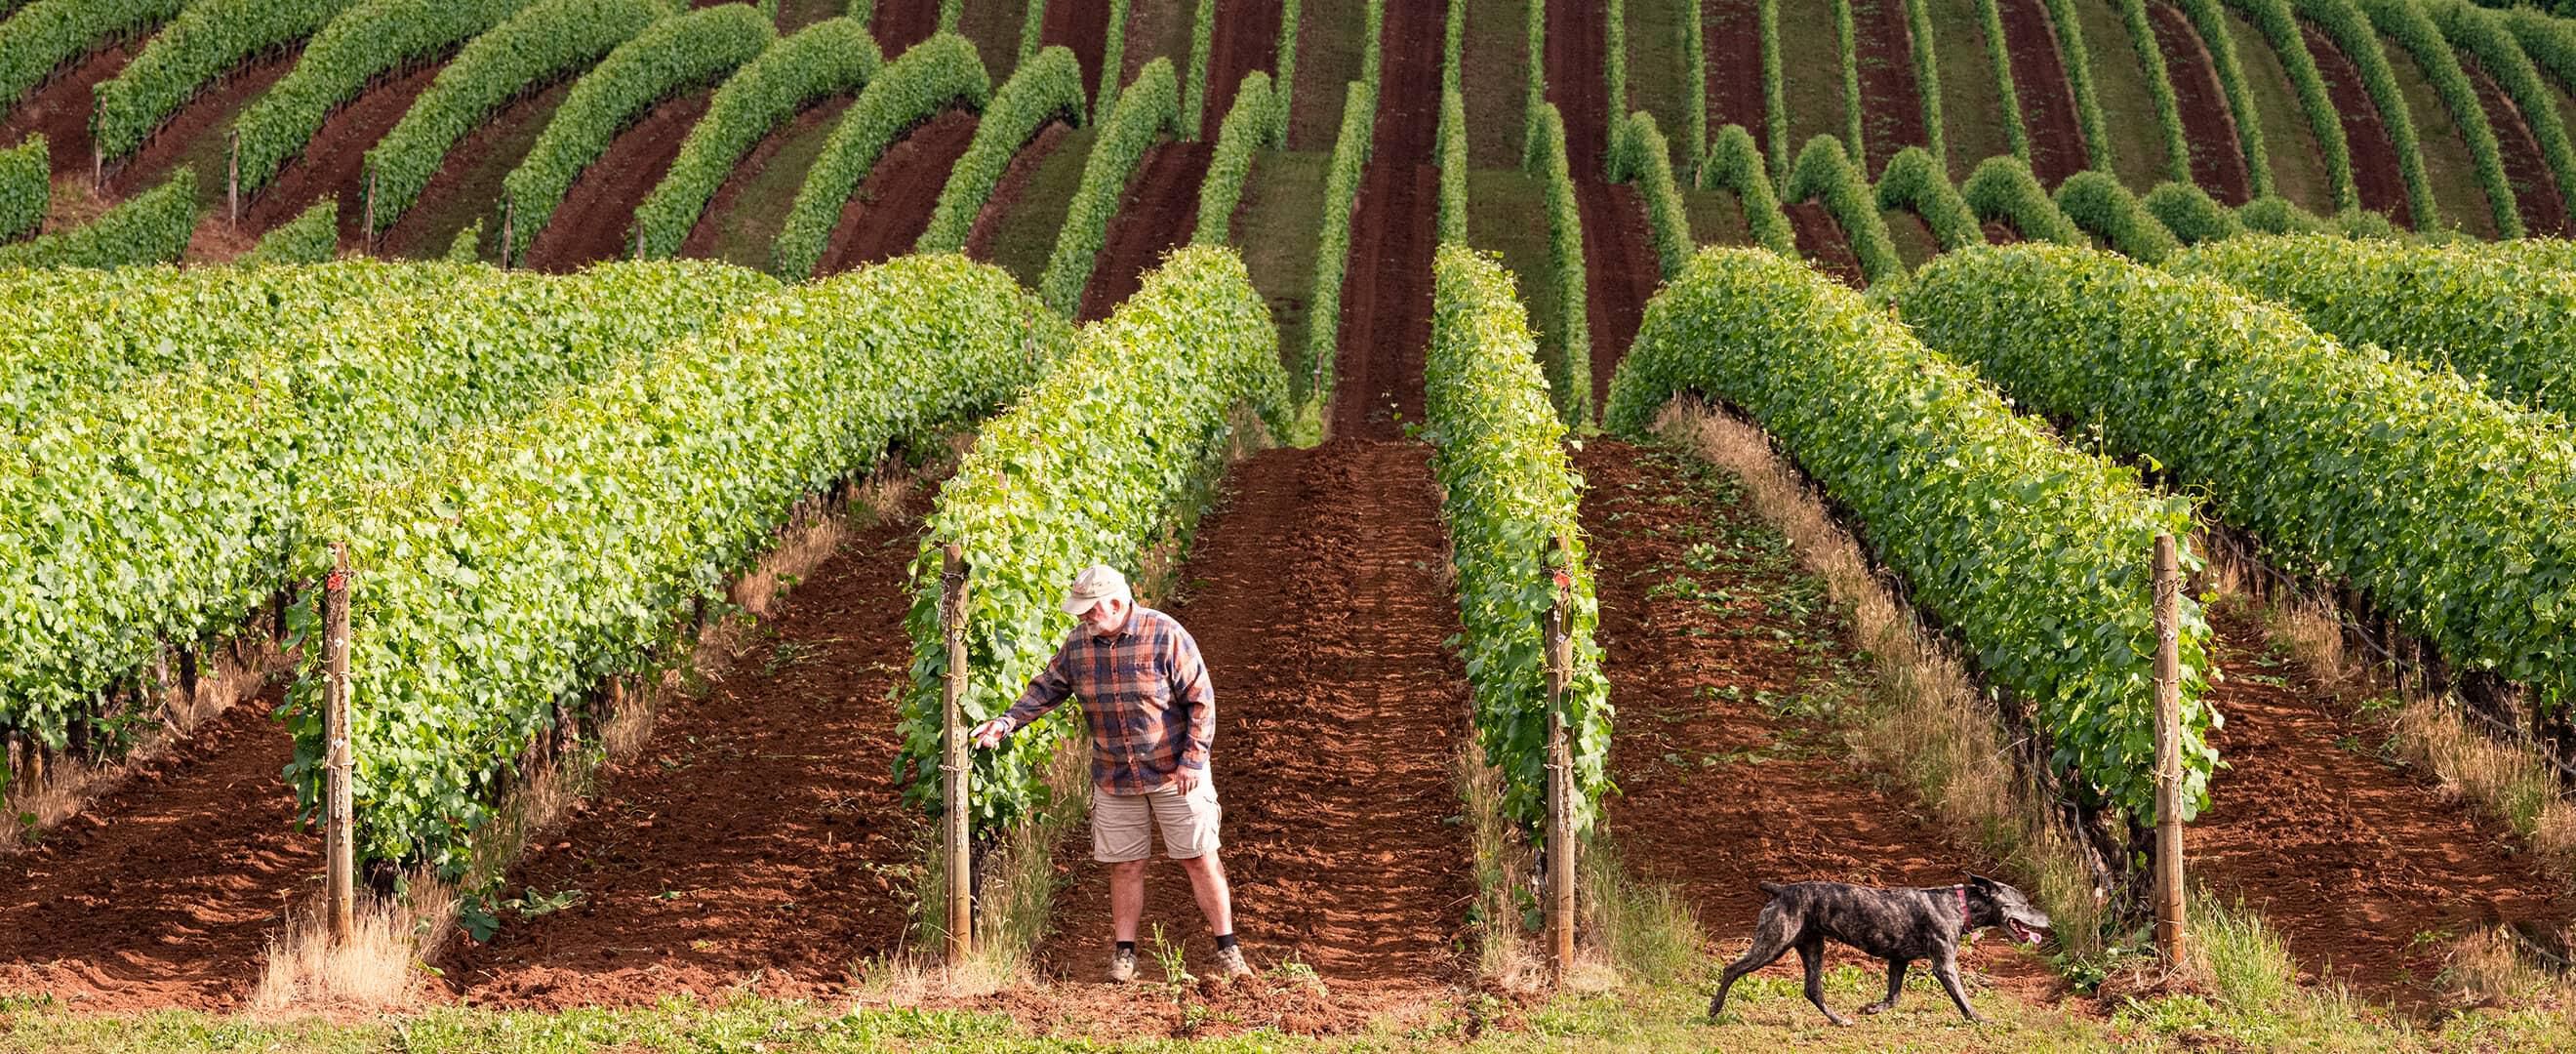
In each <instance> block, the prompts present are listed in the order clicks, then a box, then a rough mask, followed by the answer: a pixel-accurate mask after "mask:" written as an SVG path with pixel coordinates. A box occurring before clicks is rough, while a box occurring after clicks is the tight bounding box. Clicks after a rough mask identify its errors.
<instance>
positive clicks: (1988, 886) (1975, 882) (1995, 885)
mask: <svg viewBox="0 0 2576 1054" xmlns="http://www.w3.org/2000/svg"><path fill="white" fill-rule="evenodd" d="M1968 884H1969V885H1971V886H1975V887H1976V888H1978V889H1980V890H1983V891H1986V892H1993V891H1994V890H1996V889H1999V888H2001V887H2002V886H2003V883H2001V882H1997V881H1995V880H1994V879H1991V878H1987V877H1986V876H1984V875H1980V874H1977V873H1976V872H1973V871H1971V872H1969V873H1968Z"/></svg>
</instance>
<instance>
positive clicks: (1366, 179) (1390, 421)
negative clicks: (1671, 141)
mask: <svg viewBox="0 0 2576 1054" xmlns="http://www.w3.org/2000/svg"><path fill="white" fill-rule="evenodd" d="M1446 7H1447V5H1446V4H1445V3H1403V4H1391V5H1388V7H1387V9H1386V20H1385V22H1384V24H1383V29H1384V32H1383V33H1382V34H1381V35H1380V42H1381V43H1380V46H1381V47H1382V48H1383V53H1382V59H1381V66H1380V69H1379V73H1378V78H1379V91H1378V104H1377V127H1376V128H1375V129H1373V130H1372V135H1374V136H1375V139H1376V143H1375V147H1374V152H1373V153H1372V154H1371V156H1370V158H1369V163H1368V170H1367V171H1366V172H1364V173H1362V175H1361V178H1360V200H1359V208H1358V210H1357V211H1356V212H1355V213H1354V215H1353V216H1352V217H1351V256H1350V270H1349V272H1348V273H1346V274H1345V275H1344V276H1343V278H1342V320H1341V334H1340V341H1339V348H1340V350H1339V351H1337V352H1336V353H1335V355H1336V359H1335V365H1334V371H1335V373H1336V374H1337V375H1338V377H1339V383H1338V385H1337V387H1336V388H1335V391H1334V393H1333V407H1332V424H1331V431H1332V434H1334V435H1338V436H1363V435H1365V436H1372V437H1375V438H1380V439H1389V438H1394V437H1395V436H1397V435H1399V434H1401V431H1400V428H1399V427H1398V425H1397V424H1396V418H1395V417H1394V416H1393V414H1395V413H1401V414H1402V415H1403V420H1406V421H1420V420H1422V369H1423V362H1424V359H1423V355H1424V352H1425V351H1426V350H1428V349H1429V348H1430V346H1431V253H1432V250H1433V249H1435V248H1437V244H1436V243H1437V238H1438V236H1437V233H1436V232H1435V231H1434V230H1433V229H1432V221H1433V220H1434V219H1435V218H1436V216H1435V215H1434V214H1435V213H1436V212H1437V211H1438V202H1439V200H1440V169H1439V167H1438V166H1437V165H1436V164H1434V163H1433V162H1434V158H1433V157H1432V142H1433V140H1434V139H1436V138H1437V137H1438V130H1439V125H1440V42H1441V37H1442V35H1443V32H1444V30H1443V27H1444V26H1445V25H1446V22H1445V19H1446V18H1447V17H1448V16H1447V14H1446ZM1595 79H1596V80H1597V79H1598V78H1595Z"/></svg>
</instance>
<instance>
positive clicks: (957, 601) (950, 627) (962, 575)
mask: <svg viewBox="0 0 2576 1054" xmlns="http://www.w3.org/2000/svg"><path fill="white" fill-rule="evenodd" d="M939 586H940V594H941V595H940V619H941V622H942V623H943V624H944V625H945V627H946V630H947V636H948V676H947V678H946V679H945V680H944V681H943V682H942V683H941V685H940V692H939V694H940V703H941V711H942V716H941V718H940V729H941V732H940V753H941V757H942V758H943V760H942V761H941V763H940V766H939V767H940V770H941V771H942V772H944V773H946V774H947V778H948V786H947V788H946V794H947V799H948V814H947V817H946V823H944V824H943V825H942V830H943V831H944V832H945V833H944V835H943V838H944V842H943V844H942V848H943V849H944V850H945V851H946V853H947V861H948V863H947V866H948V966H949V968H950V969H955V968H957V967H961V966H964V965H965V964H966V958H967V956H969V955H971V954H973V953H974V951H975V888H974V881H973V878H974V876H973V874H972V873H971V872H970V871H969V867H970V866H971V863H970V859H969V857H968V855H967V842H966V803H967V795H968V794H969V793H971V792H972V790H973V780H972V779H971V777H972V776H973V774H974V768H973V766H972V763H971V762H969V761H968V759H967V757H966V732H967V729H966V727H965V724H964V722H965V720H966V717H965V714H964V713H963V711H962V706H963V704H964V702H965V699H966V552H965V549H964V548H963V547H962V546H960V545H958V544H957V543H956V542H950V543H948V545H947V547H946V549H944V550H943V551H942V553H941V569H940V574H939Z"/></svg>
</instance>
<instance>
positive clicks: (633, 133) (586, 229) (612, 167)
mask: <svg viewBox="0 0 2576 1054" xmlns="http://www.w3.org/2000/svg"><path fill="white" fill-rule="evenodd" d="M713 95H714V93H712V92H697V93H694V94H691V95H688V96H686V97H683V98H679V99H673V100H671V101H668V102H665V103H663V104H661V105H659V106H656V107H654V108H653V112H652V113H650V114H647V115H645V117H644V119H643V120H642V121H639V122H637V123H636V124H635V126H634V127H632V128H628V129H627V130H626V131H624V132H623V133H620V134H619V135H618V137H617V139H616V141H614V142H611V143H610V144H609V145H608V149H607V151H606V152H604V153H602V154H600V155H599V158H598V160H595V161H592V162H591V163H590V167H589V168H586V169H583V170H582V173H581V177H580V178H578V179H575V180H573V184H572V190H571V191H570V192H569V193H566V194H565V195H564V199H563V203H562V204H560V205H557V206H555V212H554V216H553V217H552V218H551V219H549V220H548V221H547V223H546V227H545V230H544V231H542V232H540V233H539V234H538V235H537V238H536V243H535V244H533V245H531V246H529V247H528V250H527V252H526V253H525V255H524V256H523V257H522V258H523V259H525V260H526V261H527V265H528V266H529V267H532V268H535V269H537V270H540V271H560V272H569V271H578V270H580V269H581V268H583V267H585V266H588V265H590V264H593V263H597V262H599V261H601V260H615V259H623V258H625V257H627V256H629V255H632V254H633V250H634V243H633V241H632V240H631V236H632V232H633V228H634V225H635V208H636V206H638V205H642V204H643V203H644V198H645V196H646V195H649V194H651V193H653V188H654V187H655V186H656V185H658V184H660V183H661V182H662V176H663V174H664V173H666V172H668V171H670V168H671V159H673V158H676V157H678V156H680V144H681V143H683V142H685V141H687V139H688V137H689V129H690V128H693V127H695V126H696V125H697V123H698V118H700V117H704V116H706V113H707V102H708V100H709V99H711V98H712V97H713Z"/></svg>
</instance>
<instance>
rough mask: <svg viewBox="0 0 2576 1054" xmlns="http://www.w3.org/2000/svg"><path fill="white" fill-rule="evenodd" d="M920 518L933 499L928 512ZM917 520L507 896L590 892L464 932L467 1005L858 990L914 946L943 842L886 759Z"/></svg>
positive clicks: (665, 734) (809, 605)
mask: <svg viewBox="0 0 2576 1054" xmlns="http://www.w3.org/2000/svg"><path fill="white" fill-rule="evenodd" d="M911 504H912V506H913V508H912V513H913V514H914V515H916V516H917V515H918V514H919V513H920V512H922V511H924V510H926V509H927V508H928V504H929V490H928V488H926V487H925V488H921V489H920V490H919V491H918V492H917V493H916V495H915V497H914V499H913V500H912V502H911ZM918 525H919V521H918V520H917V519H910V518H907V519H906V520H904V521H903V522H901V523H899V524H880V525H876V526H873V527H870V528H868V529H866V530H862V531H858V532H855V534H854V536H853V537H852V538H851V540H850V541H849V543H848V544H847V545H845V546H843V547H842V548H841V550H840V551H839V552H837V553H835V554H833V555H832V556H831V557H830V558H828V559H827V560H825V561H824V562H823V564H822V565H821V566H820V567H817V568H816V569H815V570H814V572H813V573H812V574H810V575H808V576H806V577H805V579H804V580H803V581H802V582H801V583H799V584H798V585H797V586H796V588H795V591H794V592H792V593H790V594H789V595H788V597H787V599H786V602H785V604H784V605H783V606H782V607H781V608H780V609H779V611H778V612H777V614H776V615H775V616H774V617H772V618H771V619H770V620H769V621H768V622H767V624H766V632H763V633H760V634H758V635H755V636H753V637H751V638H750V639H749V640H747V641H746V642H745V644H744V645H743V646H742V648H741V650H740V651H739V653H738V654H737V655H736V657H735V659H734V662H733V665H732V668H731V670H730V671H729V672H727V673H726V674H723V675H721V676H719V677H718V678H717V679H716V682H715V684H714V685H713V686H712V688H711V689H710V691H709V693H708V695H707V696H706V697H705V698H703V699H682V700H678V701H675V702H673V703H670V704H668V705H666V706H665V707H664V709H663V710H662V712H661V714H660V715H659V717H658V719H657V720H656V721H655V722H654V726H653V737H652V741H651V742H650V743H649V744H648V745H646V746H645V748H644V751H643V753H642V754H640V755H639V756H638V757H637V758H636V759H635V760H634V761H632V762H628V763H625V764H620V765H613V766H611V767H609V768H608V769H607V770H606V771H604V772H603V773H602V774H601V781H602V782H601V784H600V789H599V790H598V791H597V792H596V793H594V794H593V795H592V796H591V798H590V800H589V801H588V802H586V803H584V804H583V805H581V806H578V807H577V808H576V809H575V811H574V813H573V818H572V820H571V821H570V824H569V826H568V827H566V828H565V829H564V830H562V831H560V832H556V833H553V834H551V835H548V836H546V837H544V838H541V839H539V840H538V841H537V842H536V843H535V845H534V846H533V847H532V848H531V849H530V850H529V851H528V854H527V856H525V857H523V858H522V859H521V860H520V861H519V863H518V864H517V866H515V867H513V868H511V870H510V876H509V886H508V890H509V892H510V894H512V895H513V896H515V895H517V894H519V893H521V892H522V891H535V892H539V893H545V894H555V893H563V892H570V891H578V892H579V894H580V900H579V901H578V902H577V903H575V904H574V905H573V906H571V907H568V908H565V909H563V910H561V911H557V912H554V913H552V914H548V915H543V916H539V917H538V918H536V919H533V920H522V919H519V918H516V917H510V918H507V919H506V920H505V921H506V924H505V926H504V928H503V929H502V930H501V932H500V933H499V934H498V935H497V936H495V937H494V938H493V939H492V941H491V943H489V944H485V945H480V946H477V945H473V944H470V943H467V942H464V941H462V940H461V939H460V940H459V941H458V944H457V946H455V947H453V949H452V950H451V952H450V954H449V955H448V956H447V957H446V958H447V960H448V961H447V962H446V963H445V964H444V965H445V966H446V967H447V978H448V981H449V983H450V984H452V985H453V986H454V987H455V988H456V989H457V991H458V994H459V995H461V996H462V997H463V998H464V999H465V1000H467V1001H469V1002H472V1003H477V1004H483V1005H492V1006H512V1007H541V1008H560V1007H567V1006H577V1005H585V1004H607V1005H621V1006H631V1005H640V1004H649V1003H651V1002H653V1001H654V1000H656V999H659V998H661V997H662V996H664V995H667V994H670V993H674V992H683V991H685V992H692V993H696V994H698V995H700V996H709V997H712V996H715V995H718V994H719V993H721V992H723V991H725V990H726V989H728V988H730V987H733V986H735V985H737V984H743V985H751V986H753V987H755V988H756V989H757V990H758V991H760V992H762V993H765V994H770V995H776V996H782V997H788V996H796V997H822V996H828V995H831V994H834V993H837V992H839V991H841V990H842V989H843V987H844V985H845V982H846V980H847V979H848V976H849V971H850V968H851V967H852V965H853V964H855V963H858V962H860V961H862V960H865V959H868V958H871V957H876V956H883V955H887V954H889V953H892V952H894V951H896V950H897V949H899V948H900V947H901V946H902V944H903V942H904V937H905V930H906V926H907V922H908V918H907V913H906V910H905V905H907V904H909V903H910V902H911V901H912V900H913V899H914V897H915V893H914V891H913V889H912V882H913V879H912V875H911V868H912V866H913V864H914V863H915V862H916V861H917V860H918V858H919V847H918V843H919V841H920V839H921V838H922V837H923V836H924V835H923V833H922V832H923V829H924V825H923V823H922V819H921V817H920V815H919V814H918V813H917V812H916V811H915V810H913V809H911V808H908V807H906V806H905V805H904V804H903V795H902V788H901V787H900V786H898V785H897V784H896V783H895V781H894V774H893V770H892V768H891V767H890V766H889V765H888V763H887V762H888V759H889V758H892V757H893V756H894V754H895V751H896V750H897V748H899V747H900V746H901V745H902V736H901V734H900V732H899V731H898V726H897V712H896V705H895V697H894V695H893V693H894V692H895V691H896V690H897V689H898V687H899V686H900V685H902V684H904V683H906V680H907V671H909V670H910V669H911V664H912V646H911V638H910V637H909V636H907V635H906V634H905V632H904V628H903V618H904V613H905V612H906V611H907V610H909V607H910V604H911V594H910V593H909V592H908V590H907V585H908V583H909V581H910V577H909V574H908V572H907V565H908V563H909V561H910V560H911V559H912V555H913V551H914V546H915V544H916V540H917V534H916V532H917V529H918Z"/></svg>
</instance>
